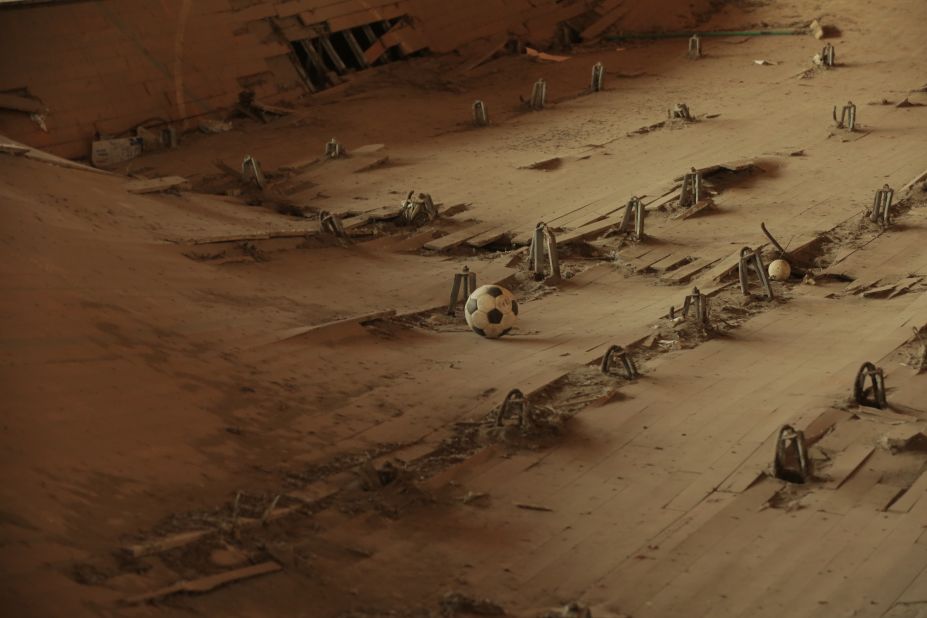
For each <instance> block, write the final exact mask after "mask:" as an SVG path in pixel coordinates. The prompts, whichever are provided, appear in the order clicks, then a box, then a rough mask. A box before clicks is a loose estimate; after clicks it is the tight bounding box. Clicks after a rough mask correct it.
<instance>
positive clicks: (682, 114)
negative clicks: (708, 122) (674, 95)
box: [666, 103, 693, 121]
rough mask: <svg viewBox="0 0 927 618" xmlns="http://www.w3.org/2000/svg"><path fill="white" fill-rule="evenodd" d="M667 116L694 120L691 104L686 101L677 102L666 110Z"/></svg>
mask: <svg viewBox="0 0 927 618" xmlns="http://www.w3.org/2000/svg"><path fill="white" fill-rule="evenodd" d="M666 117H667V118H670V119H673V118H679V119H681V120H686V121H691V120H693V118H692V113H691V112H690V111H689V106H688V105H686V104H685V103H677V104H676V105H674V106H673V107H671V108H669V109H668V110H666Z"/></svg>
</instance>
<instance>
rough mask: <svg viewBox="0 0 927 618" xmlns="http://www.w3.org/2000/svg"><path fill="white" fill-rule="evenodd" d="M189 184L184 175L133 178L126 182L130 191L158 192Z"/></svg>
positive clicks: (126, 186) (127, 189)
mask: <svg viewBox="0 0 927 618" xmlns="http://www.w3.org/2000/svg"><path fill="white" fill-rule="evenodd" d="M188 185H189V181H188V180H187V179H186V178H184V177H183V176H164V177H163V178H144V179H140V180H133V181H131V182H127V183H126V184H125V188H126V191H128V192H129V193H140V194H142V193H157V192H159V191H167V190H168V189H179V188H182V187H185V186H188Z"/></svg>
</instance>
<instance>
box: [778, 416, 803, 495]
mask: <svg viewBox="0 0 927 618" xmlns="http://www.w3.org/2000/svg"><path fill="white" fill-rule="evenodd" d="M773 473H774V474H775V476H776V478H777V479H781V480H783V481H787V482H789V483H806V482H807V481H808V479H810V478H811V459H810V458H809V457H808V445H807V443H806V442H805V432H803V431H796V430H795V429H794V428H793V427H792V426H791V425H783V426H782V429H780V430H779V437H778V439H777V440H776V458H775V459H774V460H773Z"/></svg>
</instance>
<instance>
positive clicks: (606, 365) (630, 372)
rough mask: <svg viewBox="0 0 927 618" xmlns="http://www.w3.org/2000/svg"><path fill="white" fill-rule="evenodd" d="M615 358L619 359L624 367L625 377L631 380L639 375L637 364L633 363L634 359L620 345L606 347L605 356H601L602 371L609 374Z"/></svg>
mask: <svg viewBox="0 0 927 618" xmlns="http://www.w3.org/2000/svg"><path fill="white" fill-rule="evenodd" d="M616 360H618V361H621V366H622V367H624V373H625V377H627V378H628V379H629V380H633V379H634V378H636V377H637V376H639V375H640V374H639V373H638V371H637V365H635V364H634V359H633V358H631V355H630V354H628V352H627V351H626V350H625V349H624V348H622V347H621V346H620V345H613V346H612V347H610V348H609V349H608V352H606V353H605V356H603V357H602V365H601V369H602V373H604V374H605V375H611V374H612V364H613V363H614V361H616Z"/></svg>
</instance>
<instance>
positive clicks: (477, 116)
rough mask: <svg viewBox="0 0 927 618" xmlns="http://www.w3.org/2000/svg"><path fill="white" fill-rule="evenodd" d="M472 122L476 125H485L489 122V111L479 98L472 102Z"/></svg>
mask: <svg viewBox="0 0 927 618" xmlns="http://www.w3.org/2000/svg"><path fill="white" fill-rule="evenodd" d="M473 124H475V125H476V126H478V127H485V126H486V125H488V124H489V112H488V111H486V104H485V103H483V101H481V100H479V99H477V100H476V101H474V102H473Z"/></svg>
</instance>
